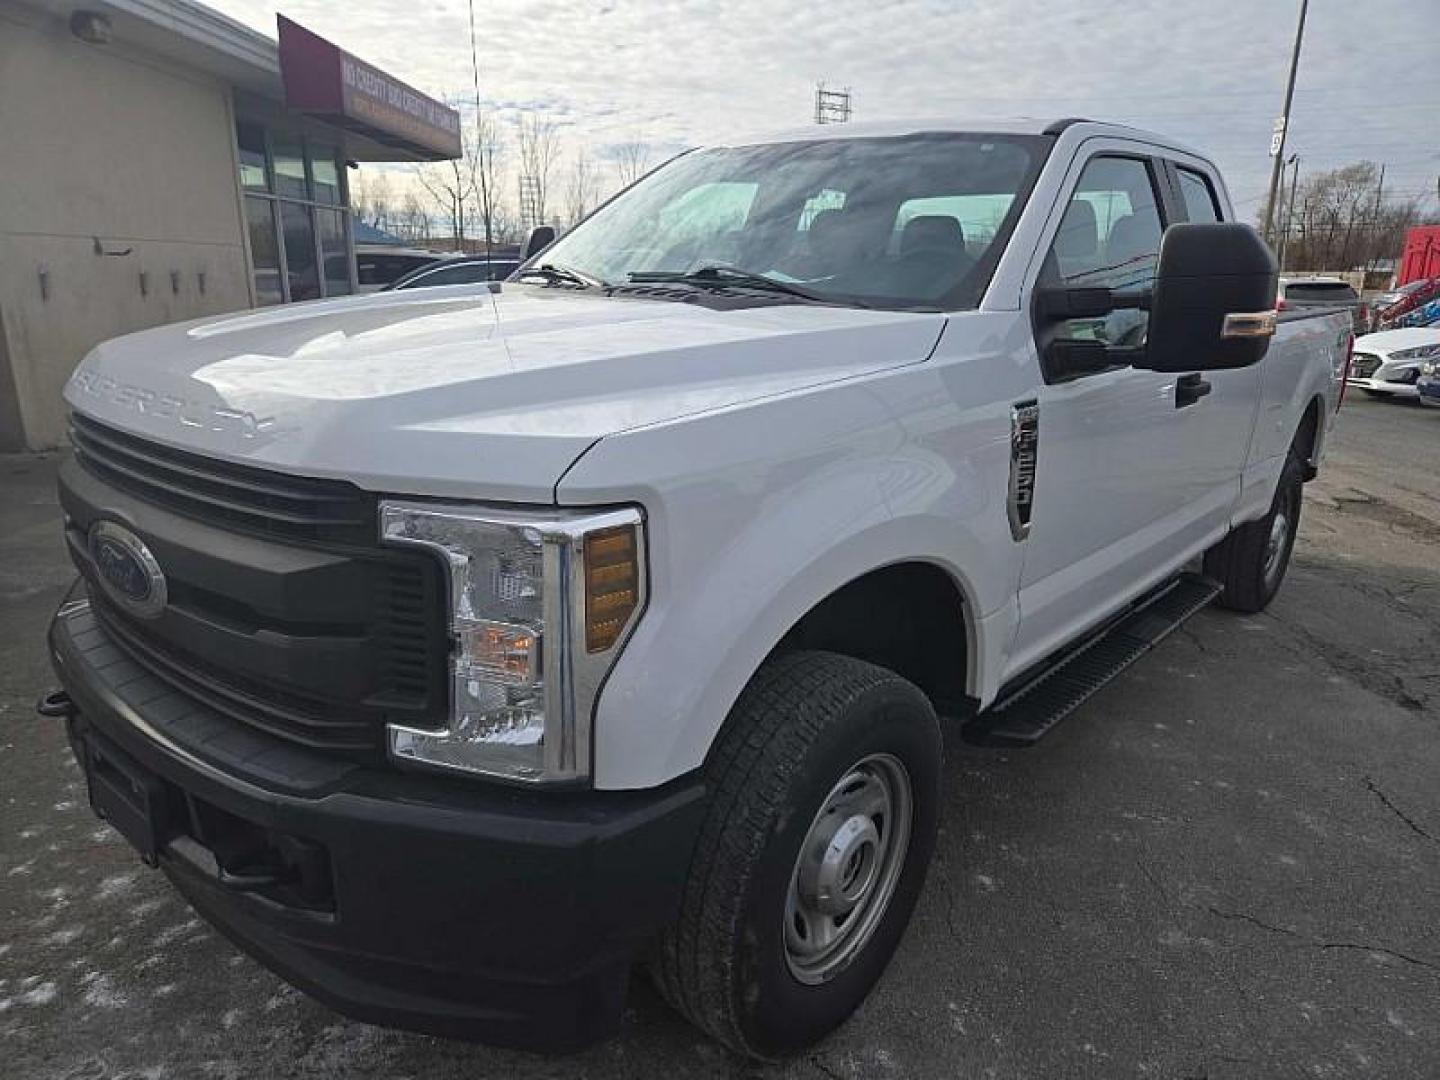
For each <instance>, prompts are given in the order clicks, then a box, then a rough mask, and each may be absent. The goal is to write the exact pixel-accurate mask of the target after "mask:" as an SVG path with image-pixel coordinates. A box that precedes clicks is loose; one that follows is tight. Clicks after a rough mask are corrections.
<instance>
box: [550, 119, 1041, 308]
mask: <svg viewBox="0 0 1440 1080" xmlns="http://www.w3.org/2000/svg"><path fill="white" fill-rule="evenodd" d="M1047 149H1048V140H1045V139H1043V138H1042V137H1040V136H1011V135H979V134H974V135H972V134H953V135H952V134H925V135H913V136H905V137H902V138H868V139H825V140H820V141H815V142H796V143H780V144H769V145H762V146H741V147H720V148H714V149H707V150H697V151H694V152H692V153H689V154H685V155H683V156H681V157H679V158H677V159H676V160H674V161H672V162H671V163H670V164H668V165H666V166H665V167H663V168H661V169H659V170H657V171H656V172H654V173H652V174H651V175H650V176H648V177H646V178H645V179H644V180H642V181H640V182H639V183H638V184H637V185H636V186H635V187H633V188H631V189H630V190H629V191H626V192H625V193H623V194H622V195H620V196H619V197H618V198H617V199H615V201H613V202H611V203H610V204H609V205H607V206H605V207H603V208H602V209H600V210H599V211H597V212H596V213H595V214H594V215H593V216H591V217H590V218H589V219H588V220H586V221H585V222H584V223H583V224H581V225H579V226H578V227H577V228H576V229H575V230H574V231H573V232H571V233H569V234H567V235H566V236H565V237H563V238H562V239H560V240H559V241H557V242H556V243H555V244H554V245H553V246H551V247H550V248H549V249H548V250H547V251H546V252H545V254H544V256H543V257H542V260H541V261H542V262H544V263H545V264H547V265H550V266H555V267H563V268H565V269H567V270H572V271H577V272H579V273H581V274H584V275H587V276H588V277H590V278H594V279H598V280H600V281H602V282H605V283H606V284H608V285H625V284H628V283H630V282H631V281H632V280H634V278H632V275H635V276H637V277H638V279H639V280H640V281H644V280H645V279H646V278H647V277H648V276H649V275H653V274H659V275H685V274H697V273H698V272H701V271H706V270H707V269H711V270H713V269H714V268H717V267H718V268H724V269H725V270H727V271H729V272H728V273H725V274H713V273H712V274H710V275H708V276H707V275H705V274H703V273H702V274H699V276H698V278H697V279H696V282H695V284H696V287H697V288H699V287H701V285H702V284H703V285H705V286H706V287H717V288H725V289H744V288H749V287H753V286H755V285H760V286H763V285H764V283H763V282H754V281H751V282H750V284H749V285H746V284H745V282H744V278H743V276H742V275H741V274H740V273H736V271H741V272H743V273H744V274H750V275H760V276H762V277H763V278H766V279H769V280H770V281H774V282H781V283H785V284H789V285H794V286H799V287H800V288H799V289H797V290H795V292H793V293H790V294H787V298H795V299H797V302H798V301H799V299H800V297H801V295H802V294H803V295H804V296H807V297H808V298H812V299H820V300H824V301H828V302H835V303H842V304H856V305H861V306H867V307H889V308H917V307H918V308H928V309H936V308H941V309H945V310H954V309H956V308H964V307H973V306H975V304H977V303H978V302H979V299H980V295H981V293H982V292H983V291H984V289H985V286H986V284H987V283H988V281H989V278H990V274H991V271H992V270H993V269H994V265H995V262H996V261H997V260H998V258H999V255H1000V252H1001V250H1003V247H1004V244H1005V240H1006V239H1007V238H1008V236H1009V233H1010V230H1011V229H1012V228H1013V226H1014V222H1015V219H1016V218H1017V217H1018V216H1019V213H1020V210H1021V208H1022V206H1023V203H1024V201H1025V197H1026V196H1027V195H1028V194H1029V191H1030V187H1031V185H1032V184H1033V182H1034V179H1035V175H1036V173H1037V172H1038V171H1039V168H1040V165H1041V164H1042V162H1043V159H1044V154H1045V152H1046V150H1047ZM651 280H654V279H651Z"/></svg>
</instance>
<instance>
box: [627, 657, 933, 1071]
mask: <svg viewBox="0 0 1440 1080" xmlns="http://www.w3.org/2000/svg"><path fill="white" fill-rule="evenodd" d="M940 760H941V744H940V729H939V724H938V722H937V721H936V719H935V713H934V711H933V710H932V709H931V707H930V703H929V702H928V701H927V700H926V698H925V696H924V694H922V693H921V692H920V690H919V689H918V688H917V687H916V686H914V685H913V684H911V683H909V682H907V681H906V680H904V679H902V678H901V677H900V676H898V675H896V674H895V673H894V672H891V671H887V670H886V669H884V668H880V667H876V666H875V665H873V664H868V663H865V662H863V661H860V660H855V659H853V658H850V657H845V656H838V655H835V654H832V653H823V652H801V653H791V654H787V655H783V656H780V657H777V658H774V659H772V660H770V661H767V662H766V664H765V665H764V666H763V667H762V668H761V669H760V671H759V672H758V673H757V674H756V675H755V678H754V679H753V680H752V681H751V683H750V685H749V686H748V687H747V688H746V689H745V691H744V693H742V694H741V696H740V699H739V701H738V702H737V703H736V705H735V709H734V710H733V712H732V714H731V717H730V719H729V721H728V722H727V725H726V728H725V731H724V732H723V733H722V735H721V737H720V740H719V742H718V744H717V745H716V748H715V750H714V752H713V753H712V755H711V760H710V761H709V762H707V764H706V768H705V772H706V781H707V784H708V786H709V788H710V805H709V808H708V810H707V814H706V818H705V823H704V825H703V827H702V829H701V833H700V838H699V840H698V842H697V845H696V853H695V856H694V859H693V862H692V865H691V868H690V876H689V880H688V882H687V885H686V888H685V894H684V898H683V901H682V905H681V914H680V918H679V920H678V921H677V922H676V924H675V925H674V926H673V927H671V928H670V929H669V930H668V931H667V932H666V933H665V934H664V935H663V936H662V939H661V941H660V943H659V946H658V948H657V951H656V955H655V957H654V958H653V960H652V962H651V965H650V966H651V972H652V974H653V976H654V978H655V981H656V983H657V984H658V985H659V988H660V991H661V993H662V994H663V995H664V996H665V998H666V999H667V1000H668V1001H669V1002H670V1003H671V1004H672V1005H674V1006H675V1008H677V1009H678V1010H679V1011H680V1012H682V1013H684V1014H685V1015H686V1016H687V1017H689V1018H690V1020H691V1021H693V1022H694V1023H695V1024H696V1025H698V1026H699V1027H701V1028H703V1029H704V1030H705V1031H707V1032H709V1033H710V1034H711V1035H713V1036H714V1037H715V1038H717V1039H719V1040H720V1041H721V1042H723V1043H725V1044H726V1045H728V1046H730V1047H731V1048H732V1049H734V1050H736V1051H738V1052H739V1053H742V1054H745V1055H747V1056H750V1057H756V1058H762V1059H775V1058H779V1057H783V1056H785V1055H787V1054H792V1053H795V1052H797V1051H799V1050H802V1049H804V1048H805V1047H807V1046H809V1045H811V1044H812V1043H814V1042H816V1041H817V1040H819V1039H820V1038H822V1037H823V1036H824V1035H825V1034H827V1033H828V1032H829V1031H831V1030H832V1029H834V1028H835V1027H836V1026H838V1025H839V1024H840V1023H842V1022H843V1021H844V1020H845V1019H846V1018H847V1017H848V1016H849V1015H850V1014H851V1013H852V1012H853V1011H854V1010H855V1008H856V1007H857V1006H858V1005H859V1004H860V1003H861V1002H862V1001H863V1000H864V999H865V996H866V995H867V994H868V993H869V992H870V989H871V987H872V986H873V985H874V984H875V981H876V980H877V979H879V977H880V975H881V973H882V972H883V971H884V969H885V966H886V964H887V963H888V962H889V960H890V957H891V955H892V954H893V953H894V951H895V947H896V945H897V944H898V943H899V941H900V938H901V935H902V934H903V933H904V930H905V927H906V924H907V923H908V922H909V921H910V913H911V912H912V910H913V909H914V907H915V902H916V899H917V898H918V896H919V894H920V889H921V886H922V885H923V884H924V880H925V871H926V868H927V865H928V863H929V861H930V856H931V853H932V851H933V850H934V845H935V832H936V826H937V821H938V807H939V789H940Z"/></svg>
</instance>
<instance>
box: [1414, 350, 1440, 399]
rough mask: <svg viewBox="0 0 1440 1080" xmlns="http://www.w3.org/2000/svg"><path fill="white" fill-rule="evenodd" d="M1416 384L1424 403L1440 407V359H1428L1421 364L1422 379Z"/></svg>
mask: <svg viewBox="0 0 1440 1080" xmlns="http://www.w3.org/2000/svg"><path fill="white" fill-rule="evenodd" d="M1415 386H1416V388H1417V389H1418V390H1419V391H1420V403H1421V404H1422V405H1433V406H1434V407H1435V408H1437V409H1440V360H1426V361H1425V363H1423V364H1421V365H1420V381H1419V382H1417V383H1416V384H1415Z"/></svg>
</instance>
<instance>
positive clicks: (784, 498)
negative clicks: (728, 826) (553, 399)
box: [560, 383, 1013, 788]
mask: <svg viewBox="0 0 1440 1080" xmlns="http://www.w3.org/2000/svg"><path fill="white" fill-rule="evenodd" d="M869 385H870V384H867V383H857V384H851V385H849V386H846V387H841V388H832V389H831V390H829V391H827V392H826V393H825V395H824V396H825V401H824V403H823V407H820V406H818V405H817V403H816V402H815V401H814V400H813V399H812V398H811V395H801V396H799V397H795V398H784V399H777V400H774V401H771V402H767V403H766V404H765V406H764V407H761V408H749V409H744V410H739V411H730V412H727V413H723V414H716V415H714V416H705V417H698V418H693V419H691V420H690V421H688V422H685V423H683V424H679V425H669V426H666V427H659V428H652V429H645V430H643V431H638V432H632V433H627V434H625V435H621V436H617V437H613V438H607V439H606V440H603V441H602V442H601V444H600V445H598V446H597V447H596V448H595V449H594V450H592V451H591V453H590V454H588V455H586V457H585V458H583V459H581V461H580V463H579V464H578V465H577V466H576V468H575V469H574V470H572V472H571V473H570V474H569V475H567V476H566V478H565V480H564V482H563V483H562V485H561V490H560V496H561V501H562V502H565V503H572V502H588V503H594V502H605V501H633V500H634V499H635V498H636V496H637V494H638V496H639V499H640V501H641V502H642V503H643V504H644V506H645V507H646V511H647V522H648V526H647V527H648V528H649V531H650V543H649V549H650V552H651V566H650V576H651V590H650V602H649V609H648V610H647V612H646V614H645V616H644V618H642V619H641V620H640V623H639V625H638V627H637V629H636V632H635V634H634V635H633V637H632V638H631V640H630V641H629V642H628V643H627V645H626V646H625V650H624V652H623V654H622V656H621V658H620V660H619V662H618V663H617V665H616V667H615V669H614V670H613V671H612V672H611V674H610V676H609V678H608V680H607V682H606V685H605V687H604V689H603V691H602V694H601V697H600V702H599V704H598V706H597V713H596V717H595V744H594V745H595V762H594V776H595V782H596V784H597V786H599V787H602V788H645V787H651V786H654V785H656V784H661V783H664V782H666V781H668V780H670V779H673V778H674V777H676V776H678V775H682V774H684V773H686V772H689V771H691V770H693V769H695V768H697V767H699V766H700V765H701V764H702V763H703V762H704V759H705V755H706V753H707V752H708V750H709V747H710V745H711V743H712V741H713V739H714V737H715V734H716V732H717V731H718V730H719V728H720V725H721V724H722V723H723V722H724V719H725V717H726V715H727V714H728V712H729V710H730V707H731V705H732V704H733V703H734V701H735V699H736V697H737V696H738V695H739V693H740V691H741V690H742V689H743V688H744V686H745V684H746V683H747V682H748V681H749V679H750V677H751V676H752V675H753V674H754V672H755V670H756V668H757V667H759V665H760V663H761V662H762V661H763V660H764V659H765V657H766V656H767V655H768V654H769V653H770V651H771V650H772V649H773V648H774V647H775V645H776V643H778V642H779V641H780V639H781V638H782V637H783V636H784V635H785V633H786V631H788V630H789V629H790V628H791V627H792V626H793V625H794V624H795V623H796V622H797V621H798V620H799V619H800V618H801V616H803V615H804V614H805V613H806V612H807V611H809V610H810V609H811V608H812V607H814V606H815V604H817V603H818V602H819V601H821V600H822V599H824V598H825V597H826V596H828V595H829V594H831V593H832V592H834V591H835V590H836V589H838V588H840V587H841V586H843V585H845V584H846V583H848V582H850V581H852V580H854V579H855V578H857V577H859V576H861V575H863V574H865V573H867V572H868V571H871V570H874V569H877V568H879V567H882V566H886V565H890V564H893V563H896V562H902V561H911V560H914V561H924V562H929V563H933V564H935V565H937V566H939V567H941V568H942V569H944V570H945V571H946V572H948V573H949V574H950V575H951V576H952V578H953V579H954V580H955V583H956V585H957V587H958V588H959V589H960V591H961V594H962V595H963V596H964V597H965V598H966V607H967V613H966V614H967V626H968V627H969V629H970V634H971V637H972V646H971V647H972V649H975V650H982V649H985V648H986V647H987V646H986V643H984V642H981V641H979V640H978V635H979V634H980V633H981V630H980V629H979V626H980V623H981V620H980V619H979V618H978V617H975V616H978V615H979V614H983V613H984V610H985V606H986V603H987V600H986V599H983V598H982V594H987V593H991V594H993V595H995V596H999V595H1002V594H1003V589H1002V590H998V591H997V590H994V589H985V588H984V587H983V585H980V584H977V579H976V577H975V576H974V575H977V574H978V575H984V574H986V568H987V566H989V565H990V564H994V563H995V562H996V559H997V558H999V559H1003V560H1005V565H1004V566H1003V567H1000V566H998V565H997V566H995V567H994V570H995V572H994V577H993V579H992V580H994V581H1005V580H1007V579H1008V580H1012V581H1013V576H1011V575H1012V574H1013V567H1012V566H1011V564H1010V562H1009V560H1010V559H1011V558H1012V556H1011V554H1010V552H1009V551H1008V548H1009V547H1011V545H1010V544H1009V543H1008V540H1009V538H1008V535H1007V536H1006V538H1005V539H1006V543H1005V544H1004V545H1001V546H1000V550H999V551H998V552H997V553H996V554H994V555H992V554H988V552H994V551H995V550H996V545H995V544H994V543H993V538H990V539H991V542H990V543H987V542H985V538H982V536H981V535H980V531H979V530H978V529H977V528H976V527H975V522H974V521H972V520H971V519H970V517H969V512H971V511H974V509H975V508H976V507H980V508H982V509H984V510H985V511H987V512H984V513H982V514H980V515H979V518H980V520H981V521H991V522H997V523H998V526H997V527H998V528H999V529H1000V530H1001V531H1004V530H1005V528H1006V526H1005V524H1004V522H1005V517H1004V508H1003V505H1002V504H1001V503H1000V502H999V501H998V500H1000V499H1003V473H1001V474H1000V476H1001V482H1000V483H999V484H988V485H986V487H987V488H995V490H994V491H991V490H978V486H979V484H980V483H981V482H982V480H983V478H985V477H991V478H992V479H993V477H994V473H993V471H992V470H990V469H985V468H953V467H952V466H951V465H949V464H947V462H946V460H945V459H944V458H942V457H940V456H939V455H936V454H934V453H933V452H932V451H931V450H930V449H928V448H927V447H925V446H924V445H923V443H922V442H917V441H911V440H910V438H909V436H907V434H906V431H905V428H904V427H903V426H902V425H899V424H897V423H895V422H894V421H893V420H892V419H891V417H890V414H889V410H888V408H887V407H886V405H885V395H884V394H880V393H875V392H873V391H872V390H871V389H869V388H868V387H869ZM992 436H993V433H989V434H987V436H986V437H985V439H984V440H983V443H984V445H986V446H988V447H990V448H991V449H993V448H994V447H995V445H996V443H995V440H994V439H993V437H992ZM1002 443H1003V441H1002ZM897 475H899V476H902V477H903V478H905V479H907V480H909V481H910V482H908V483H899V484H897ZM607 477H613V478H615V482H614V483H613V484H612V483H610V482H609V481H608V480H607V479H606V478H607ZM962 489H966V490H962ZM897 492H908V493H910V494H909V497H901V498H899V499H897V497H896V493H897ZM918 492H928V493H929V495H928V497H927V498H920V497H917V495H916V494H915V493H918ZM946 507H951V508H954V507H964V508H966V510H967V515H966V516H965V517H960V516H956V515H955V514H954V513H946V512H944V510H945V508H946ZM896 510H899V512H898V513H897V512H895V511H896ZM989 604H990V606H991V607H994V606H996V604H995V602H994V601H993V600H992V601H989ZM961 660H962V658H960V657H957V658H956V662H957V663H959V662H961Z"/></svg>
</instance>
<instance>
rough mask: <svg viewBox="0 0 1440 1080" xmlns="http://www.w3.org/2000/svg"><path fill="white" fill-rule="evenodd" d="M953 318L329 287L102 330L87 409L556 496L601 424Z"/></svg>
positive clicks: (485, 490)
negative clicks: (187, 317) (282, 300)
mask: <svg viewBox="0 0 1440 1080" xmlns="http://www.w3.org/2000/svg"><path fill="white" fill-rule="evenodd" d="M944 324H945V317H944V316H943V315H938V314H929V313H909V312H880V311H861V310H854V309H849V308H838V307H823V306H815V305H804V304H797V305H782V306H757V307H749V308H740V309H736V310H721V311H717V310H710V309H707V308H705V307H702V306H700V305H697V304H690V303H683V302H675V301H663V300H640V299H628V298H622V297H604V296H598V295H587V294H584V293H580V292H575V291H571V290H562V289H558V288H544V287H538V286H515V285H510V284H507V285H505V286H504V287H503V289H502V290H501V291H499V292H497V293H491V292H490V291H489V290H488V289H487V288H485V287H483V286H481V287H475V286H461V287H453V288H444V289H428V290H416V291H414V292H396V293H382V294H379V295H377V296H372V297H365V298H360V299H346V300H334V301H320V302H315V303H307V304H297V305H293V306H289V307H283V308H273V309H269V310H266V311H263V312H244V313H240V314H236V315H230V316H223V317H218V318H210V319H204V320H200V321H197V322H190V323H180V324H176V325H172V326H166V327H160V328H157V329H154V330H147V331H142V332H140V333H137V334H131V335H129V336H127V337H123V338H117V339H115V340H113V341H108V342H106V343H104V344H102V345H100V346H98V347H97V348H96V349H95V350H94V351H92V352H91V353H90V355H89V356H87V357H86V358H85V360H84V362H83V363H82V364H81V365H80V367H79V368H77V369H76V372H75V374H74V375H73V376H72V378H71V380H70V383H69V385H68V386H67V387H66V390H65V397H66V400H67V401H68V402H69V403H70V404H71V406H72V407H74V408H75V409H77V410H78V411H80V412H82V413H84V414H86V415H87V416H90V417H92V418H94V419H96V420H99V421H101V422H103V423H107V424H110V425H112V426H114V427H118V428H121V429H124V430H126V431H129V432H132V433H134V434H137V435H141V436H144V437H146V438H150V439H154V440H156V441H159V442H163V443H166V444H169V445H171V446H176V447H180V448H182V449H187V450H192V451H195V452H197V453H203V454H208V455H210V456H213V457H219V458H224V459H227V460H231V461H237V462H243V463H248V464H253V465H257V466H260V467H264V468H271V469H279V470H282V471H285V472H291V473H296V474H302V475H307V476H317V477H336V478H343V479H348V480H351V481H353V482H355V483H357V484H359V485H360V486H362V487H365V488H368V489H370V490H375V491H390V492H401V493H413V494H421V495H449V496H459V497H464V498H482V499H501V500H512V501H526V502H536V501H543V502H549V501H551V499H552V498H553V493H554V488H555V484H556V482H557V481H558V480H559V479H560V477H561V475H562V474H563V473H564V472H565V470H566V469H568V468H569V467H570V465H571V464H572V463H573V462H574V461H575V460H576V459H577V458H578V457H579V456H580V455H581V454H583V453H584V452H585V450H586V449H588V448H589V447H590V446H592V445H593V444H594V443H595V441H596V440H597V439H600V438H603V437H604V436H606V435H608V434H612V433H614V432H618V431H623V430H627V429H630V428H635V427H639V426H642V425H647V424H656V423H661V422H664V421H668V420H674V419H676V418H678V417H683V416H688V415H693V414H697V413H701V412H707V411H710V410H714V409H722V408H726V407H728V406H733V405H738V404H740V403H743V402H746V401H752V400H755V399H757V398H761V397H768V396H771V395H775V394H783V393H787V392H790V391H794V390H799V389H803V388H806V387H811V386H816V385H819V384H821V383H825V382H831V381H834V380H839V379H846V378H851V377H854V376H856V375H861V374H865V373H867V372H872V371H876V370H879V369H882V368H887V367H892V366H897V365H901V364H908V363H915V362H918V361H920V360H923V359H925V358H926V357H927V356H928V355H929V354H930V352H931V350H932V349H933V348H934V345H935V343H936V341H937V340H938V339H939V335H940V331H941V329H942V328H943V327H944Z"/></svg>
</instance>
